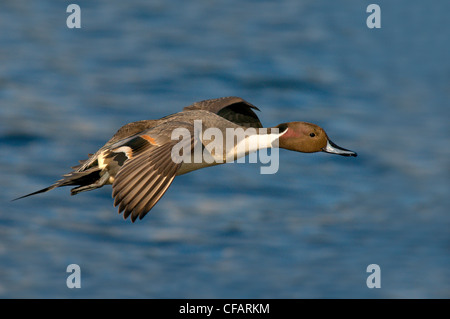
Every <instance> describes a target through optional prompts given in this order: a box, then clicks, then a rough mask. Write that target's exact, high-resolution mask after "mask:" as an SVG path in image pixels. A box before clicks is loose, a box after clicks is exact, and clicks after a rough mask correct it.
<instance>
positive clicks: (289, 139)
mask: <svg viewBox="0 0 450 319" xmlns="http://www.w3.org/2000/svg"><path fill="white" fill-rule="evenodd" d="M254 110H258V111H259V109H258V108H257V107H255V106H254V105H252V104H250V103H248V102H247V101H245V100H243V99H241V98H239V97H223V98H218V99H212V100H204V101H200V102H196V103H194V104H192V105H190V106H187V107H185V108H184V109H183V111H182V112H179V113H175V114H172V115H168V116H166V117H163V118H161V119H159V120H144V121H138V122H133V123H129V124H126V125H125V126H123V127H121V128H120V129H119V130H118V131H117V133H116V134H114V136H113V137H112V138H111V139H110V140H109V141H108V142H107V143H106V144H105V145H104V146H103V147H101V148H100V149H99V150H98V151H97V152H95V153H94V154H89V158H88V159H87V160H83V161H79V162H80V164H79V165H77V166H74V167H72V169H73V171H72V172H70V173H68V174H65V175H63V178H62V179H60V180H58V181H57V182H55V183H54V184H53V185H51V186H49V187H46V188H44V189H41V190H38V191H36V192H34V193H31V194H28V195H25V196H22V197H19V198H17V199H20V198H24V197H27V196H31V195H35V194H39V193H43V192H47V191H49V190H52V189H54V188H56V187H61V186H77V187H75V188H72V189H71V195H76V194H78V193H80V192H84V191H90V190H93V189H96V188H100V187H102V186H104V185H107V184H112V196H113V198H114V206H117V205H118V206H119V207H118V210H119V214H120V213H121V212H123V216H124V219H126V218H127V217H128V216H131V217H130V218H131V221H132V222H134V221H135V220H136V218H138V217H139V219H142V218H143V217H144V216H145V215H146V214H147V213H148V212H149V211H150V210H151V209H152V207H153V206H154V205H155V204H156V203H157V202H158V201H159V199H160V198H161V197H162V196H163V195H164V193H165V192H166V190H167V189H168V187H169V186H170V184H171V183H172V181H173V179H174V178H175V176H177V175H182V174H185V173H188V172H190V171H193V170H197V169H200V168H204V167H208V166H212V165H217V164H222V163H225V162H227V161H229V160H235V159H237V158H240V157H242V156H245V155H247V154H249V153H251V152H253V151H256V150H258V149H260V148H270V147H274V146H275V147H276V146H278V147H280V148H284V149H288V150H292V151H297V152H304V153H312V152H320V151H322V152H326V153H332V154H338V155H342V156H356V153H355V152H352V151H350V150H347V149H344V148H341V147H339V146H337V145H336V144H334V143H333V142H331V140H330V139H329V138H328V136H327V134H326V133H325V131H324V130H323V129H322V128H321V127H319V126H317V125H315V124H311V123H306V122H289V123H283V124H279V125H277V126H276V127H273V128H268V129H265V128H263V126H262V124H261V122H260V120H259V118H258V116H257V115H256V114H255V112H254ZM199 120H201V130H202V132H197V134H196V132H195V130H196V125H195V124H196V123H195V121H199ZM210 128H216V129H218V130H220V131H221V132H223V133H224V135H225V131H226V130H227V129H239V128H242V129H247V128H252V129H254V134H250V135H246V136H245V137H244V139H246V140H251V139H253V140H258V141H259V142H258V143H256V145H257V146H256V147H252V146H247V147H246V148H245V149H244V151H238V149H237V147H236V143H239V142H242V141H235V143H234V145H231V146H230V147H228V148H227V147H223V148H221V149H220V148H216V149H215V150H211V152H210V153H208V154H209V155H210V156H211V158H212V160H211V158H210V159H209V160H205V159H203V160H201V161H200V162H199V161H189V160H186V157H185V155H184V153H185V152H186V150H187V151H188V152H191V151H193V150H194V149H195V148H196V147H200V149H201V150H203V151H204V149H205V148H207V147H208V143H207V142H205V140H202V139H201V138H199V136H200V135H199V133H204V132H205V131H206V130H207V129H210ZM177 129H178V130H179V132H178V133H180V134H182V133H186V132H188V133H190V134H191V135H190V138H189V139H185V141H184V142H182V143H180V142H179V139H178V140H174V139H173V136H172V135H173V133H174V131H175V130H177ZM175 135H177V134H175ZM178 135H179V134H178ZM261 141H264V142H261ZM175 147H178V151H177V152H174V151H173V150H174V148H175ZM180 150H181V151H180ZM193 153H195V152H193ZM206 153H207V152H206ZM174 154H175V155H174ZM186 154H187V153H186ZM203 154H205V153H203ZM189 156H191V158H192V156H193V155H192V154H191V155H189ZM220 159H222V160H220Z"/></svg>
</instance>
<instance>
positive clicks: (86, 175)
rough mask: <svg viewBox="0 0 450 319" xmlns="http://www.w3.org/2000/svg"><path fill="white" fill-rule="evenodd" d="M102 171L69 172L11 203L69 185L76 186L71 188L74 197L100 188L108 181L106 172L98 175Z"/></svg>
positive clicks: (94, 168)
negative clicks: (47, 185) (50, 183)
mask: <svg viewBox="0 0 450 319" xmlns="http://www.w3.org/2000/svg"><path fill="white" fill-rule="evenodd" d="M101 172H102V170H101V169H100V168H98V166H97V167H92V168H90V169H87V170H85V171H83V172H76V171H74V172H70V173H68V174H66V175H64V176H63V177H64V178H63V179H60V180H59V181H57V182H55V183H54V184H53V185H50V186H49V187H46V188H43V189H40V190H38V191H36V192H33V193H30V194H27V195H24V196H20V197H17V198H15V199H13V200H12V201H15V200H18V199H22V198H25V197H28V196H32V195H37V194H40V193H45V192H48V191H50V190H52V189H55V188H57V187H61V186H71V185H77V186H78V187H75V188H72V189H71V191H70V193H71V195H76V194H78V193H80V192H84V191H89V190H93V189H96V188H99V187H102V186H103V185H105V184H106V183H107V181H108V179H109V174H108V173H107V172H103V173H104V174H102V175H101V174H100V173H101Z"/></svg>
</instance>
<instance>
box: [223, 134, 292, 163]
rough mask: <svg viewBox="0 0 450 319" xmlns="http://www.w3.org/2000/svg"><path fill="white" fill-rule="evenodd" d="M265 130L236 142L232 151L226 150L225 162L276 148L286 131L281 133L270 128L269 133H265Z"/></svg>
mask: <svg viewBox="0 0 450 319" xmlns="http://www.w3.org/2000/svg"><path fill="white" fill-rule="evenodd" d="M267 130H268V129H267V128H260V129H258V132H255V134H251V135H248V136H245V138H243V139H240V140H238V143H237V144H236V145H235V146H234V148H233V149H232V150H230V149H228V152H227V160H228V158H231V157H232V158H234V159H236V158H241V157H243V156H246V155H248V154H250V153H253V152H256V151H258V150H261V149H266V148H278V140H279V138H280V136H282V135H283V134H285V133H286V132H287V130H284V131H283V132H281V133H280V132H278V128H270V129H269V130H270V133H267Z"/></svg>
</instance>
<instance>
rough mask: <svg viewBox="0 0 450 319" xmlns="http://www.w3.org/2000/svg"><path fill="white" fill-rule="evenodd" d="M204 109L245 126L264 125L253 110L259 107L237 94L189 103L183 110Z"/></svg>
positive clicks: (257, 126)
mask: <svg viewBox="0 0 450 319" xmlns="http://www.w3.org/2000/svg"><path fill="white" fill-rule="evenodd" d="M195 110H204V111H209V112H212V113H215V114H217V115H219V116H221V117H223V118H224V119H226V120H228V121H230V122H233V123H236V124H238V125H240V126H244V127H254V128H260V127H263V126H262V124H261V121H260V120H259V118H258V116H257V115H256V113H255V112H254V111H253V110H257V111H259V109H258V108H257V107H256V106H254V105H253V104H250V103H249V102H247V101H245V100H244V99H242V98H240V97H237V96H228V97H221V98H218V99H211V100H204V101H200V102H196V103H194V104H192V105H189V106H187V107H185V108H184V109H183V111H195Z"/></svg>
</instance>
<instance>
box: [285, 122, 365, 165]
mask: <svg viewBox="0 0 450 319" xmlns="http://www.w3.org/2000/svg"><path fill="white" fill-rule="evenodd" d="M277 128H278V129H279V132H280V133H282V135H281V136H280V138H279V147H281V148H285V149H288V150H291V151H297V152H303V153H314V152H326V153H331V154H337V155H342V156H355V157H356V156H357V154H356V153H355V152H353V151H350V150H347V149H345V148H342V147H340V146H337V145H336V144H334V143H333V142H332V141H331V140H330V139H329V138H328V135H327V133H325V131H324V130H323V128H321V127H320V126H317V125H315V124H311V123H306V122H289V123H283V124H280V125H278V126H277ZM283 132H284V133H283Z"/></svg>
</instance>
